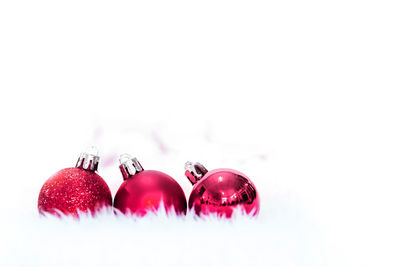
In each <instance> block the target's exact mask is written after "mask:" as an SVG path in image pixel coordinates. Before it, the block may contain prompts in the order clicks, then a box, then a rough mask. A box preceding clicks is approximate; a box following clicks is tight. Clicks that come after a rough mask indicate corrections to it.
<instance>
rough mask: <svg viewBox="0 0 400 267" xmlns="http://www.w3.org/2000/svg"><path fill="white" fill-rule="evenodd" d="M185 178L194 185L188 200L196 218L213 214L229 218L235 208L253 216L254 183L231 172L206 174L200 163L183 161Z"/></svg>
mask: <svg viewBox="0 0 400 267" xmlns="http://www.w3.org/2000/svg"><path fill="white" fill-rule="evenodd" d="M185 169H186V172H185V175H186V177H187V178H188V179H189V181H190V182H191V183H192V184H193V185H194V187H193V190H192V193H191V194H190V197H189V209H194V211H195V213H196V214H197V215H208V214H216V215H217V216H219V217H227V218H230V217H232V214H233V211H234V210H235V209H242V210H243V211H244V213H245V214H249V215H253V216H255V215H256V214H258V212H259V210H260V200H259V196H258V192H257V190H256V187H255V186H254V184H253V183H252V182H251V181H250V179H249V178H248V177H247V176H246V175H244V174H243V173H241V172H239V171H236V170H232V169H216V170H213V171H208V170H207V169H206V168H205V167H204V166H203V165H201V164H200V163H195V164H193V163H191V162H187V163H186V165H185Z"/></svg>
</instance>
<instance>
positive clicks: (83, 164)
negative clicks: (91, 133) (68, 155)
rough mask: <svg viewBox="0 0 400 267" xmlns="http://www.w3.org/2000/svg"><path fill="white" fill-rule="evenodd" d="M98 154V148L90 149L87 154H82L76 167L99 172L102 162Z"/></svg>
mask: <svg viewBox="0 0 400 267" xmlns="http://www.w3.org/2000/svg"><path fill="white" fill-rule="evenodd" d="M98 154H99V152H98V150H97V148H96V147H94V146H92V147H89V148H88V149H86V151H85V152H82V153H81V155H80V156H79V158H78V161H77V162H76V165H75V167H76V168H80V169H84V170H88V171H97V168H98V167H99V160H100V157H99V156H98Z"/></svg>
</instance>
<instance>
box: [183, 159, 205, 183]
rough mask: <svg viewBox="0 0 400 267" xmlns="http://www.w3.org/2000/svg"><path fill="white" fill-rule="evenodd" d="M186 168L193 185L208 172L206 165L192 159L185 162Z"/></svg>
mask: <svg viewBox="0 0 400 267" xmlns="http://www.w3.org/2000/svg"><path fill="white" fill-rule="evenodd" d="M185 170H186V171H185V175H186V177H187V178H188V179H189V181H190V182H191V183H192V185H195V184H196V183H197V182H198V181H199V180H200V179H201V178H203V176H204V175H205V174H206V173H207V172H208V170H207V169H206V167H204V166H203V165H202V164H201V163H198V162H196V163H193V162H190V161H187V162H186V163H185Z"/></svg>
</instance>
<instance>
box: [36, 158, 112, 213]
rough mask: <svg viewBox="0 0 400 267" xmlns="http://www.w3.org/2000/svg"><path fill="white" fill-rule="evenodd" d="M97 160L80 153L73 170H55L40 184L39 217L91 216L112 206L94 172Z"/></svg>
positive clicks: (108, 191) (108, 194) (104, 188)
mask: <svg viewBox="0 0 400 267" xmlns="http://www.w3.org/2000/svg"><path fill="white" fill-rule="evenodd" d="M97 164H98V157H97V156H95V155H88V154H86V153H82V154H81V157H80V158H79V160H78V163H77V166H78V167H75V168H66V169H62V170H60V171H58V172H57V173H55V174H54V175H53V176H52V177H50V178H49V179H48V180H47V181H46V182H45V183H44V185H43V187H42V189H41V190H40V193H39V199H38V209H39V212H40V214H45V213H50V214H53V215H59V213H63V214H65V215H73V216H75V217H78V216H79V212H91V213H92V214H94V213H95V212H96V211H98V210H99V209H101V208H103V207H106V206H112V196H111V191H110V189H109V188H108V186H107V184H106V182H105V181H104V180H103V179H102V178H101V177H100V176H99V175H98V174H97V173H96V172H95V170H96V169H97Z"/></svg>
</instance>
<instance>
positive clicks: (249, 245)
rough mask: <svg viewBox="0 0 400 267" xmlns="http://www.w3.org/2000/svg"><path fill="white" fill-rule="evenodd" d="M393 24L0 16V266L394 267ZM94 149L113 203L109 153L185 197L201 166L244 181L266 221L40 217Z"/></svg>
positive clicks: (396, 127)
mask: <svg viewBox="0 0 400 267" xmlns="http://www.w3.org/2000/svg"><path fill="white" fill-rule="evenodd" d="M399 13H400V8H399V5H398V3H397V1H352V0H350V1H348V0H347V1H340V0H339V1H285V0H283V1H220V0H214V1H208V0H206V1H175V0H173V1H86V0H83V1H75V0H72V1H18V0H17V1H1V2H0V90H1V95H0V116H1V130H0V137H1V138H0V145H1V146H0V152H1V153H0V166H1V172H0V188H1V189H0V190H1V199H0V200H1V207H2V210H1V211H2V212H1V215H0V216H1V222H0V224H1V230H0V234H2V236H3V238H0V256H1V258H2V260H0V264H3V265H4V266H34V265H37V266H54V265H55V264H58V265H59V266H76V265H97V266H99V265H102V264H103V265H105V266H110V265H114V266H119V265H126V266H132V265H133V264H136V263H137V262H138V261H139V262H140V263H139V264H138V266H147V265H157V266H162V265H170V266H179V265H180V266H188V265H189V264H191V265H193V264H194V265H195V264H196V263H197V264H198V265H199V266H204V265H210V266H216V265H218V266H224V265H228V264H229V265H232V266H236V265H238V266H239V265H240V266H243V265H244V264H249V265H248V266H252V265H253V266H254V265H259V266H399V259H398V251H399V249H400V245H399V241H398V240H399V238H400V233H399V230H398V228H399V223H400V216H399V203H400V202H399V201H400V197H399V193H398V192H399V186H400V183H399V179H400V166H399V162H400V153H399V151H400V141H399V140H400V124H399V115H400V105H399V100H400V97H399V89H400V87H399V86H400V81H399V74H400V63H399V62H400V52H399V51H400V49H399V47H400V36H399V26H400V16H399ZM92 144H94V145H97V146H99V149H100V154H101V156H102V164H101V166H100V168H101V169H100V174H101V175H102V176H103V177H104V179H105V180H106V181H107V183H108V184H109V186H110V188H111V190H112V192H113V193H115V192H116V190H117V189H118V186H119V185H120V183H121V181H122V179H121V176H120V174H119V171H118V163H117V162H116V158H117V156H118V154H120V153H124V152H128V153H131V154H133V155H135V156H137V157H138V158H139V159H140V161H141V163H142V165H143V166H144V167H145V168H148V169H158V170H163V171H165V172H166V173H169V174H170V175H172V176H173V177H174V178H175V179H176V180H177V181H178V182H179V183H180V184H181V185H182V187H183V188H184V190H185V193H186V195H187V196H189V194H190V189H191V188H190V184H189V183H188V182H187V181H186V178H185V177H184V176H183V164H184V162H185V161H186V160H193V161H201V162H203V163H204V164H205V165H206V166H207V167H208V168H209V169H213V168H218V167H230V168H235V169H239V170H240V171H242V172H244V173H246V174H247V175H249V176H250V177H251V179H252V180H253V182H254V183H255V184H256V186H257V188H258V190H259V193H260V196H261V199H262V203H261V205H262V206H261V213H260V216H259V217H258V218H257V219H256V220H251V221H248V220H246V219H245V218H237V219H235V220H232V221H231V222H228V223H227V225H228V226H226V225H225V224H224V226H223V227H221V225H220V224H219V223H220V222H216V221H212V222H208V223H207V222H195V221H194V220H193V219H187V220H185V221H184V222H182V221H179V220H178V221H176V220H175V219H165V218H161V217H160V219H159V220H157V218H155V219H152V220H144V221H142V222H137V221H136V222H135V221H133V220H130V219H126V218H119V219H116V218H114V217H113V216H112V215H104V216H103V217H101V218H98V219H86V220H82V221H81V222H80V223H78V222H73V221H66V222H60V221H57V220H51V219H47V220H46V219H40V218H38V214H37V210H36V205H37V196H38V192H39V190H40V187H41V185H42V184H43V183H44V181H45V180H46V179H47V178H48V177H50V176H51V175H52V174H53V173H54V172H56V171H57V170H59V169H61V168H65V167H69V166H72V165H73V164H74V163H75V161H76V158H77V156H78V155H79V153H80V152H81V151H82V150H83V149H85V147H86V146H88V145H92ZM224 223H225V222H224ZM166 228H167V229H166ZM138 229H139V230H138ZM135 238H138V239H135ZM93 244H95V245H94V246H93ZM147 248H148V249H147ZM135 253H136V254H135ZM1 254H4V255H1ZM154 255H158V258H157V257H156V258H157V260H155V258H154Z"/></svg>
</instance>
